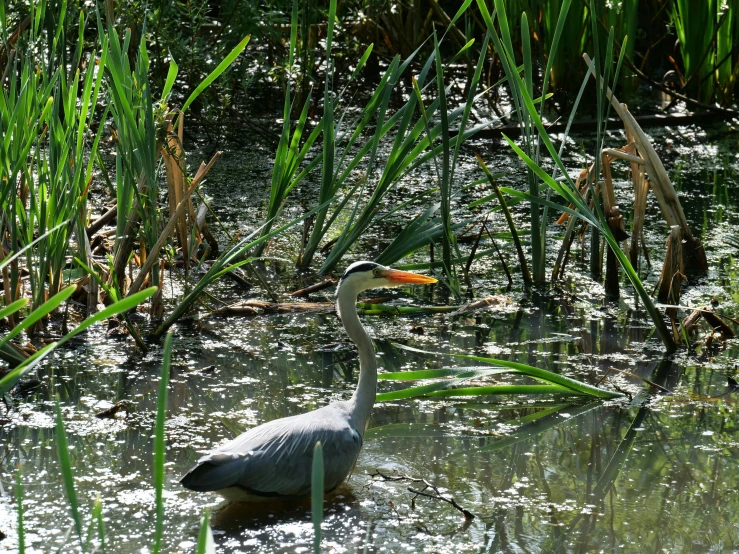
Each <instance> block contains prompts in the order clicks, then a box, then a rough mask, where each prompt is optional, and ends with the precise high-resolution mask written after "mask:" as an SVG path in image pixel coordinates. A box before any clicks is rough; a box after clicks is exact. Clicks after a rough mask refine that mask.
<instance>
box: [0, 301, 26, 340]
mask: <svg viewBox="0 0 739 554" xmlns="http://www.w3.org/2000/svg"><path fill="white" fill-rule="evenodd" d="M26 304H28V298H19V299H18V300H16V301H15V302H12V303H11V304H8V305H7V306H5V307H4V308H3V309H2V310H0V319H3V318H4V317H7V316H9V315H11V314H14V313H15V312H17V311H18V310H20V309H21V308H23V307H24V306H25V305H26ZM0 346H1V345H0Z"/></svg>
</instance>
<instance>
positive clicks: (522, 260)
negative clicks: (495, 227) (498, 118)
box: [475, 154, 538, 283]
mask: <svg viewBox="0 0 739 554" xmlns="http://www.w3.org/2000/svg"><path fill="white" fill-rule="evenodd" d="M475 156H476V157H477V163H478V164H480V167H481V168H482V170H483V172H484V173H485V176H486V177H487V178H488V181H489V182H490V185H491V186H492V187H493V191H494V192H495V196H496V197H497V199H498V203H499V204H500V208H501V209H502V210H503V214H504V215H505V218H506V222H507V223H508V228H509V229H510V230H511V236H512V237H513V244H514V245H515V247H516V253H517V254H518V263H519V264H520V265H521V273H522V276H523V280H524V282H525V283H531V282H533V281H532V279H531V273H530V272H529V264H528V263H527V262H526V256H525V255H524V253H523V247H522V246H521V239H520V238H519V236H518V229H516V224H515V222H514V221H513V216H512V215H511V211H510V210H509V209H508V204H507V203H506V200H505V198H504V197H503V194H502V193H501V190H500V187H498V183H497V182H496V180H495V178H494V177H493V174H492V173H490V170H489V169H488V167H487V165H485V162H483V161H482V158H481V157H480V155H479V154H475ZM530 196H532V197H534V195H533V194H532V195H530ZM536 198H538V196H536ZM531 234H532V236H533V235H534V229H533V227H532V229H531Z"/></svg>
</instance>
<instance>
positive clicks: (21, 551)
mask: <svg viewBox="0 0 739 554" xmlns="http://www.w3.org/2000/svg"><path fill="white" fill-rule="evenodd" d="M15 502H16V504H17V505H18V554H25V552H26V530H25V527H24V526H23V482H22V481H21V470H20V468H18V471H17V472H16V473H15Z"/></svg>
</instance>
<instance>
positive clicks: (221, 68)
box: [180, 35, 251, 113]
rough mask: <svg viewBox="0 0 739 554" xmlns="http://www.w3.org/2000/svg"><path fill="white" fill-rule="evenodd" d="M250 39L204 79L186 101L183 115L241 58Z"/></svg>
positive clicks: (243, 40)
mask: <svg viewBox="0 0 739 554" xmlns="http://www.w3.org/2000/svg"><path fill="white" fill-rule="evenodd" d="M249 39H251V35H247V36H246V37H244V38H243V39H241V42H239V43H238V44H237V45H236V46H234V48H233V50H231V52H230V53H229V54H228V56H226V57H225V58H224V59H223V61H222V62H221V63H219V64H218V66H217V67H216V68H215V69H214V70H213V71H211V72H210V74H209V75H208V76H207V77H206V78H205V79H203V81H202V82H201V83H200V84H199V85H198V86H197V87H196V88H195V90H194V91H192V94H190V96H188V97H187V100H185V103H184V104H183V105H182V109H181V110H180V111H181V112H182V113H185V111H186V110H187V108H188V107H189V106H190V104H192V103H193V102H194V101H195V100H196V99H197V97H198V96H200V94H201V93H202V92H203V91H204V90H205V89H206V88H208V87H209V86H210V84H211V83H212V82H213V81H215V80H216V79H218V77H220V76H221V73H223V72H224V71H226V69H228V67H229V66H230V65H231V64H232V63H233V62H234V61H235V60H236V58H238V57H239V54H241V52H243V50H244V48H246V45H247V44H249Z"/></svg>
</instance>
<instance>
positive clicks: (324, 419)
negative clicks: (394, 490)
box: [180, 262, 436, 502]
mask: <svg viewBox="0 0 739 554" xmlns="http://www.w3.org/2000/svg"><path fill="white" fill-rule="evenodd" d="M435 282H436V279H434V278H433V277H426V276H425V275H419V274H416V273H411V272H408V271H399V270H396V269H390V268H388V267H384V266H382V265H379V264H376V263H374V262H355V263H353V264H352V265H350V266H349V267H348V268H347V270H346V272H345V273H344V275H343V276H342V278H341V280H340V281H339V286H338V287H337V290H336V308H337V311H338V314H339V317H341V321H342V323H343V324H344V329H346V332H347V334H348V335H349V337H350V338H351V339H352V340H353V341H354V343H355V344H356V346H357V350H358V352H359V380H358V383H357V388H356V390H355V391H354V394H353V395H352V397H351V398H350V399H349V400H347V401H343V402H334V403H332V404H329V405H328V406H325V407H323V408H319V409H318V410H314V411H312V412H308V413H305V414H300V415H295V416H291V417H285V418H281V419H276V420H273V421H270V422H267V423H264V424H262V425H259V426H257V427H254V428H253V429H250V430H249V431H247V432H245V433H243V434H241V435H239V436H238V437H236V438H235V439H233V440H232V441H230V442H227V443H225V444H223V445H221V446H219V447H217V448H215V449H214V450H211V451H210V452H209V453H207V454H206V455H204V456H203V457H201V458H200V460H199V461H198V463H197V465H196V466H195V467H194V468H192V469H191V470H190V471H189V472H187V474H185V476H184V477H182V479H180V483H182V485H184V486H185V487H186V488H188V489H191V490H194V491H201V492H205V491H213V492H216V493H218V494H220V495H222V496H223V497H224V498H226V499H227V500H232V501H240V502H258V501H269V500H271V499H275V498H276V497H277V498H279V497H300V496H306V495H308V494H310V487H311V465H312V461H313V448H314V446H315V444H316V442H318V441H320V442H321V445H322V446H323V457H324V471H325V475H324V492H331V491H332V490H334V489H335V488H336V487H338V486H339V485H340V484H341V483H342V482H343V481H344V480H345V479H346V478H347V476H348V475H349V473H350V472H351V471H352V469H353V468H354V464H355V463H356V461H357V457H358V456H359V451H360V449H361V448H362V441H363V437H364V432H365V430H366V429H367V425H368V423H369V418H370V413H371V412H372V406H373V405H374V403H375V396H376V393H377V362H376V360H375V350H374V347H373V346H372V340H371V339H370V337H369V335H368V334H367V331H366V330H365V329H364V327H363V326H362V323H361V321H360V320H359V316H358V314H357V307H356V303H357V296H358V295H359V293H360V292H362V291H364V290H367V289H376V288H387V287H397V286H401V285H408V284H430V283H435Z"/></svg>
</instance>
